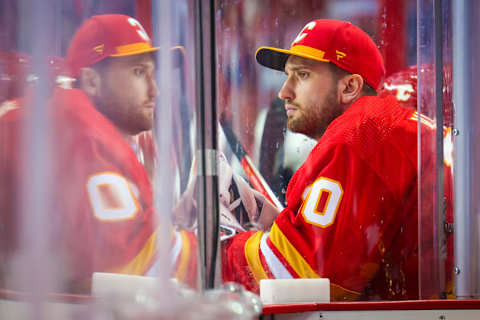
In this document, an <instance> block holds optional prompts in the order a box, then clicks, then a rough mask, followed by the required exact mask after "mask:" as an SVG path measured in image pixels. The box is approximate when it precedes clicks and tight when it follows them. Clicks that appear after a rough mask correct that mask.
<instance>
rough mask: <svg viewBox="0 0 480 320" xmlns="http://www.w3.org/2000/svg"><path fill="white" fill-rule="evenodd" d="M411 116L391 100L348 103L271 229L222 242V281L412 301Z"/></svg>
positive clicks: (413, 119)
mask: <svg viewBox="0 0 480 320" xmlns="http://www.w3.org/2000/svg"><path fill="white" fill-rule="evenodd" d="M417 120H418V114H416V112H415V111H414V110H409V109H405V108H403V107H400V106H399V105H398V103H397V101H396V100H395V98H394V97H386V98H378V97H362V98H360V99H359V100H358V101H356V102H355V103H354V104H353V105H352V106H350V108H349V109H348V110H347V111H346V112H345V113H344V114H343V115H342V116H340V117H338V118H337V119H336V120H334V121H333V122H332V123H331V124H330V126H329V127H328V129H327V131H326V132H325V134H324V136H323V137H322V138H321V139H320V140H319V142H318V143H317V145H316V146H315V148H314V149H313V150H312V152H311V153H310V155H309V157H308V158H307V160H306V161H305V163H304V164H303V165H302V166H301V167H300V168H299V169H298V170H297V172H296V173H295V174H294V176H293V177H292V179H291V181H290V183H289V186H288V190H287V202H288V206H287V208H286V209H285V210H283V211H282V212H281V213H280V215H279V216H278V217H277V218H276V220H275V223H274V225H273V227H272V228H271V230H270V231H269V232H260V231H257V232H248V233H244V234H241V235H239V236H236V237H234V238H232V239H229V240H228V241H227V242H226V243H224V247H223V250H224V252H223V254H224V259H223V261H224V263H223V278H224V281H237V282H240V283H243V284H244V285H245V286H246V287H247V288H248V289H250V290H253V291H258V282H259V281H260V280H261V279H265V278H317V277H323V278H329V279H330V283H331V298H332V300H356V299H389V300H390V299H395V300H398V299H415V298H417V297H418V244H417V243H418V241H417V238H418V237H417V234H418V223H417V211H418V201H417V198H418V196H417V194H418V186H417V184H418V178H417V125H418V122H417ZM422 161H425V165H428V163H429V162H431V158H430V157H429V156H427V157H424V158H423V159H422Z"/></svg>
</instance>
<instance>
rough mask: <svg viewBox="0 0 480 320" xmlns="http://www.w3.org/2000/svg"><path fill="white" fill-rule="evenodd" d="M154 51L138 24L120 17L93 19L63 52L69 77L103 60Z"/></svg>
mask: <svg viewBox="0 0 480 320" xmlns="http://www.w3.org/2000/svg"><path fill="white" fill-rule="evenodd" d="M156 50H158V47H153V46H152V41H151V40H150V37H149V36H148V34H147V32H146V31H145V29H143V27H142V25H141V24H140V23H139V22H138V21H137V20H136V19H134V18H132V17H129V16H126V15H122V14H105V15H98V16H93V17H91V18H90V19H88V20H87V21H85V22H84V23H83V24H82V25H81V26H80V28H79V29H78V30H77V32H76V33H75V35H74V36H73V39H72V42H71V43H70V47H69V48H68V51H67V58H66V61H67V66H68V69H69V71H70V75H71V76H73V77H76V76H78V74H79V73H80V69H81V68H84V67H89V66H91V65H94V64H95V63H97V62H99V61H101V60H103V59H105V58H107V57H124V56H131V55H135V54H141V53H147V52H152V51H156Z"/></svg>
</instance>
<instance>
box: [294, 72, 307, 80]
mask: <svg viewBox="0 0 480 320" xmlns="http://www.w3.org/2000/svg"><path fill="white" fill-rule="evenodd" d="M297 75H298V77H299V78H300V79H307V78H308V76H309V73H308V72H306V71H298V72H297Z"/></svg>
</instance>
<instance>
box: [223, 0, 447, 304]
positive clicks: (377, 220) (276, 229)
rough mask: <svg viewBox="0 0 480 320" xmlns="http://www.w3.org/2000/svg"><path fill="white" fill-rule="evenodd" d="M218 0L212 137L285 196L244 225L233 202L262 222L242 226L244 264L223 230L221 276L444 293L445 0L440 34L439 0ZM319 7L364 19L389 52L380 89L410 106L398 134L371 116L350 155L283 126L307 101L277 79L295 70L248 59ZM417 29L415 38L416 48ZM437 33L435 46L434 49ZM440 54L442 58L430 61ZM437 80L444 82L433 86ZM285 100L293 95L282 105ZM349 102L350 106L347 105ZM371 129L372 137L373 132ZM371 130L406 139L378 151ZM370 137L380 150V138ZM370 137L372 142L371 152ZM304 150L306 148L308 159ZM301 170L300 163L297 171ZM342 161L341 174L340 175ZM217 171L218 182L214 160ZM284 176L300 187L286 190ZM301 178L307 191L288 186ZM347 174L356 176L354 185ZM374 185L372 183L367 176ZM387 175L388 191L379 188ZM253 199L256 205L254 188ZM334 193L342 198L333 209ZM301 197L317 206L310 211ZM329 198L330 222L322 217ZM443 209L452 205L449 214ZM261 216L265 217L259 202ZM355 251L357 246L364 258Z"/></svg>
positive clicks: (344, 290)
mask: <svg viewBox="0 0 480 320" xmlns="http://www.w3.org/2000/svg"><path fill="white" fill-rule="evenodd" d="M216 3H217V4H216V7H217V9H216V12H217V15H216V43H217V59H218V61H217V84H218V94H217V101H218V102H217V106H218V108H217V115H218V119H219V121H220V124H221V125H220V128H221V129H220V130H219V149H220V150H221V151H222V152H223V153H224V155H225V157H226V159H227V161H228V162H229V163H230V166H231V170H232V171H233V173H234V176H235V175H238V176H241V177H243V178H244V179H245V181H248V182H249V184H250V186H252V187H253V188H255V189H256V190H257V191H258V192H260V193H262V194H263V196H264V197H265V198H267V199H269V200H272V201H270V202H271V203H273V206H276V207H277V208H283V207H286V209H285V210H284V211H283V212H282V213H280V216H279V217H278V218H277V219H276V220H275V222H274V223H273V224H271V223H272V219H271V217H270V218H269V219H268V222H269V223H270V224H268V225H265V224H262V223H257V224H255V223H254V224H253V225H252V224H248V223H246V224H244V223H242V222H245V221H249V220H248V218H247V217H246V216H245V214H244V213H241V210H240V211H236V212H235V214H236V215H237V217H239V221H240V224H242V225H243V227H244V228H243V229H249V230H252V229H253V230H258V229H261V230H262V231H261V232H255V233H254V232H253V231H250V232H251V233H249V235H251V236H247V235H243V237H244V241H246V243H245V244H244V247H245V254H244V255H243V256H242V258H243V259H244V260H245V261H243V262H238V264H240V265H241V267H240V266H239V267H238V269H237V266H236V265H235V263H234V265H233V266H232V265H231V264H232V262H231V261H230V259H231V258H232V255H233V253H232V252H230V251H229V250H234V249H232V248H233V247H235V246H236V245H239V244H238V243H239V241H237V240H236V239H237V238H238V237H241V236H238V235H235V236H233V237H231V238H229V239H227V240H226V242H225V243H226V244H227V247H228V249H227V250H226V251H224V252H223V256H222V258H223V259H224V261H226V262H227V263H224V265H223V266H224V277H225V276H226V277H227V279H234V280H236V281H238V282H240V283H243V284H244V285H246V286H247V288H248V289H249V290H253V291H256V292H258V291H259V287H258V282H259V280H260V279H264V278H297V277H307V278H312V277H327V278H330V297H331V299H332V301H333V300H341V301H343V300H355V299H360V300H404V299H419V298H422V299H432V298H440V297H445V296H446V294H447V293H448V294H451V293H452V290H453V283H452V273H451V272H452V264H453V252H452V250H453V235H452V226H453V224H452V223H453V217H452V212H453V211H452V210H453V200H452V169H451V158H452V155H453V154H452V144H451V132H452V121H453V116H452V114H453V109H452V103H451V72H452V71H451V61H452V53H451V39H452V33H451V26H452V24H451V9H450V6H449V3H448V2H444V5H443V7H442V8H441V10H440V12H442V14H443V18H442V20H440V23H441V24H440V26H441V28H440V29H439V30H440V33H441V37H437V35H438V31H435V32H434V27H435V26H437V25H439V24H438V23H439V22H436V23H437V24H435V23H434V21H433V18H434V7H433V2H418V5H417V2H416V1H403V2H398V1H396V2H395V1H355V2H353V1H302V2H301V3H298V2H292V1H271V2H270V1H264V2H262V3H261V4H260V3H258V2H255V1H247V0H246V1H217V2H216ZM417 10H418V11H417ZM437 15H438V13H437ZM417 17H418V19H419V21H418V24H417ZM314 19H340V20H346V21H349V22H351V23H352V24H354V25H357V26H359V27H360V28H362V29H363V30H364V31H365V32H366V33H367V34H368V35H369V36H370V37H371V38H372V39H373V40H374V42H375V43H376V44H377V46H378V48H379V49H380V52H381V54H382V56H383V58H384V61H385V68H386V73H385V82H384V85H383V86H381V87H379V88H378V89H379V90H378V91H379V95H380V96H381V97H384V96H386V95H393V96H395V97H396V100H397V101H398V102H399V104H400V105H401V106H402V107H403V108H406V109H401V110H403V111H402V112H405V113H406V114H408V113H409V112H410V113H411V114H410V116H409V117H407V121H406V122H405V123H406V124H405V126H408V127H409V128H410V129H408V130H406V129H405V128H404V129H401V130H400V129H399V130H400V131H398V132H402V134H399V133H397V131H395V132H396V133H395V134H398V136H395V137H396V139H394V140H393V141H389V142H387V140H388V139H390V138H391V137H392V136H389V135H390V134H393V133H389V131H388V130H390V128H389V127H384V125H385V123H386V122H387V120H386V119H383V118H382V120H379V121H380V122H378V123H376V125H375V126H376V127H377V128H378V131H371V132H369V135H371V136H370V137H369V138H368V139H367V138H365V140H362V143H361V144H360V145H361V146H359V148H360V150H362V151H359V154H356V153H355V152H354V151H352V154H350V153H349V156H348V159H349V160H348V161H347V160H345V159H340V160H335V159H336V158H335V157H336V156H337V155H338V153H340V151H338V150H336V149H334V148H333V147H332V146H331V145H329V143H330V140H329V139H332V138H330V137H329V138H321V139H320V140H319V142H318V144H317V141H316V140H314V139H311V138H309V137H307V136H306V135H301V134H298V133H293V132H292V130H288V129H287V128H286V127H287V126H289V125H290V124H291V123H290V124H289V120H288V119H289V116H287V114H286V112H285V108H287V109H288V108H290V109H295V108H297V109H298V108H301V102H300V101H302V100H296V97H295V96H293V97H292V96H291V95H292V94H294V93H296V92H294V91H293V89H291V92H287V93H286V91H288V89H289V88H287V89H285V86H288V85H289V84H288V81H293V80H289V79H290V78H292V79H293V76H292V75H291V74H290V73H289V72H287V74H285V73H284V72H283V70H282V68H280V70H279V71H277V70H272V69H269V68H265V67H263V66H262V65H261V64H260V63H258V62H257V61H256V59H255V52H256V50H257V49H258V48H259V47H261V46H267V47H274V48H283V49H289V48H290V47H291V45H292V41H294V39H295V38H296V37H297V36H298V38H297V40H298V39H302V37H305V35H304V34H305V33H307V32H308V30H312V28H314V27H312V25H307V23H308V22H309V21H312V20H314ZM302 28H304V29H302ZM301 30H303V31H301ZM306 30H307V31H306ZM417 39H418V40H419V41H420V42H419V46H420V48H419V49H418V55H417V43H416V41H417ZM438 44H441V46H440V47H442V48H443V56H440V57H438V56H435V52H436V51H435V46H436V45H438ZM336 49H337V50H339V51H341V50H340V49H339V48H336ZM299 50H300V49H299ZM322 50H323V49H322ZM264 54H265V55H267V54H268V52H266V53H264ZM337 54H338V53H337ZM325 55H327V53H325ZM417 56H418V58H419V61H418V65H419V67H418V68H419V70H420V71H419V73H418V74H417ZM258 59H259V58H257V60H258ZM265 59H267V58H265ZM272 59H273V58H272ZM337 59H338V57H337ZM365 59H367V58H365ZM435 59H436V60H435ZM438 59H440V60H438ZM260 60H261V58H260ZM263 61H264V64H269V63H272V65H273V64H274V62H268V61H269V60H263ZM272 61H273V60H272ZM282 63H285V62H284V61H283V62H282ZM365 63H366V61H365ZM282 66H284V65H283V64H282ZM437 66H439V67H440V68H439V69H436V67H437ZM438 70H440V72H439V71H438ZM438 75H441V78H439V76H438ZM417 79H418V87H417ZM436 81H437V82H436ZM438 81H440V87H439V88H440V89H439V90H440V91H435V90H438V89H436V88H437V86H438ZM442 81H443V82H442ZM282 86H284V87H282ZM292 86H293V85H292ZM325 86H326V84H325ZM318 90H319V91H321V90H322V89H321V88H320V87H319V89H318ZM417 90H418V92H417ZM436 92H440V93H442V92H443V94H441V99H440V102H443V106H442V105H441V106H440V108H441V109H440V110H441V111H440V116H441V117H439V111H438V110H437V107H436V106H437V105H438V99H437V100H435V97H437V96H438V94H437V93H436ZM289 94H290V96H289ZM311 94H312V95H314V93H313V92H312V93H311ZM280 98H282V99H280ZM312 99H313V98H312ZM417 99H418V101H417ZM284 101H287V102H288V105H287V106H286V107H285V105H284ZM292 101H293V102H292ZM417 104H418V107H417ZM287 113H290V114H293V113H294V112H293V111H290V112H287ZM380 113H381V112H380ZM347 114H349V113H348V111H347V112H345V114H344V115H347ZM379 117H381V116H379ZM344 118H345V117H343V115H342V116H340V117H339V118H338V119H337V120H336V121H337V122H334V123H335V124H336V126H340V124H339V122H340V121H341V120H339V119H344ZM352 119H353V120H351V121H355V120H354V119H355V118H352ZM372 119H373V118H372ZM375 119H377V118H375ZM344 121H346V120H344ZM365 121H367V120H365ZM372 121H376V120H372ZM436 121H440V125H441V126H444V127H445V130H444V132H445V137H444V136H443V131H442V132H440V133H439V134H440V136H439V137H440V140H439V141H438V138H437V137H436V131H437V130H435V128H436V126H437V124H436ZM332 126H333V123H332ZM356 128H357V129H358V131H355V134H357V133H358V134H360V133H359V132H362V130H367V129H366V128H368V125H367V123H361V124H359V126H358V127H356ZM357 129H356V130H357ZM328 130H329V129H327V132H326V133H325V136H327V137H328V136H329V135H328V133H329V131H328ZM345 130H346V129H345ZM402 130H405V131H402ZM409 130H410V131H409ZM407 131H408V132H407ZM412 132H413V133H412ZM417 132H419V134H418V136H417ZM330 134H332V133H331V132H330ZM348 134H349V135H350V134H352V135H353V134H354V133H351V132H350V133H348ZM376 135H378V138H373V136H376ZM349 137H350V138H351V139H352V140H353V139H354V138H352V137H351V136H349ZM388 137H390V138H388ZM443 138H445V139H443ZM369 139H374V140H375V139H378V140H379V141H380V140H381V139H386V140H385V142H384V143H385V145H388V146H386V147H385V148H390V147H392V146H394V145H395V144H396V143H398V142H399V141H402V143H401V144H400V146H399V147H398V148H399V150H401V151H398V150H395V151H394V150H393V149H392V150H391V151H388V152H387V154H388V155H385V157H384V158H382V156H381V152H384V151H385V149H382V147H380V146H378V145H377V146H376V147H374V146H373V145H372V142H370V140H369ZM417 139H418V140H417ZM317 140H318V139H317ZM352 140H348V139H347V138H345V140H341V141H340V142H338V143H339V144H340V143H347V144H348V143H354V142H352ZM335 141H337V140H335ZM444 143H445V144H444ZM377 147H378V148H379V149H375V148H377ZM328 148H331V149H328ZM352 148H353V147H352ZM370 148H373V149H370ZM417 148H418V149H417ZM374 149H375V150H378V151H375V152H373V151H372V150H374ZM311 150H313V153H310V152H311ZM322 150H332V153H331V154H330V156H328V155H325V156H324V157H323V158H321V160H318V161H323V162H319V163H317V165H312V163H314V162H315V157H318V154H322ZM382 150H383V151H382ZM335 152H338V153H335ZM369 152H373V153H372V154H370V153H369ZM397 152H400V154H403V155H402V156H400V155H399V154H397ZM309 153H310V156H309V157H310V158H307V156H308V155H309ZM395 154H397V155H395ZM444 154H445V157H444V156H443V155H444ZM367 155H370V156H367ZM402 157H408V158H409V160H408V161H407V160H405V159H403V158H402ZM353 158H355V159H357V158H358V159H359V161H360V162H361V164H359V163H356V162H355V160H351V159H353ZM306 159H307V160H306ZM399 159H403V160H399ZM305 160H306V162H305V164H304V165H303V166H301V165H302V164H303V163H304V161H305ZM349 161H351V162H349ZM407 162H408V164H406V163H407ZM365 163H368V164H369V165H367V167H366V168H364V167H362V166H363V165H364V164H365ZM444 163H445V164H444ZM322 166H326V167H325V168H326V169H325V170H326V171H325V172H330V171H329V170H333V171H334V174H333V175H332V176H322V175H321V174H320V175H319V176H315V177H313V176H312V177H310V176H309V177H308V178H307V177H306V175H307V176H308V174H312V175H314V174H313V173H312V172H317V171H318V172H321V173H322V174H323V172H324V171H323V170H322ZM357 166H360V167H362V168H364V169H361V170H363V171H362V174H363V173H364V174H365V176H363V177H361V178H360V177H357V176H356V175H357V174H358V173H356V172H355V170H357V169H358V168H359V167H357ZM372 167H373V168H374V169H372ZM299 168H300V169H299ZM333 168H334V169H333ZM444 168H445V169H444ZM297 170H299V171H300V172H301V173H300V174H297V175H294V173H295V172H296V171H297ZM369 170H373V171H375V172H376V173H375V174H376V175H377V177H376V178H372V179H374V180H375V179H377V178H378V177H380V180H381V182H380V181H377V180H375V181H377V182H374V180H371V181H370V180H369V178H368V174H367V172H369ZM347 172H348V176H345V177H343V176H342V177H340V178H338V176H341V175H342V174H346V173H347ZM330 173H331V172H330ZM335 174H337V176H336V177H337V178H335V177H334V176H335ZM219 175H220V180H221V181H222V180H223V179H224V178H222V171H220V173H219ZM292 175H293V176H294V178H293V185H294V186H295V187H292V186H290V187H289V189H288V188H287V185H288V183H289V182H290V184H292V180H290V179H291V178H292ZM382 175H383V176H382ZM226 179H228V177H227V178H226ZM237 179H238V178H237ZM262 179H263V180H264V182H265V185H267V187H265V185H264V184H262ZM308 179H311V180H308ZM315 179H317V180H315ZM356 179H359V180H356ZM307 180H308V181H307ZM319 181H320V182H319ZM327 181H328V182H327ZM332 181H333V182H332ZM355 181H358V182H355ZM302 183H303V184H305V189H304V190H302V191H300V190H296V189H295V188H296V186H298V185H299V184H302ZM352 183H357V184H358V185H355V186H352V185H350V184H352ZM369 183H374V184H375V185H376V186H377V187H376V188H371V187H369ZM316 184H318V185H317V186H316ZM406 184H408V187H406ZM315 186H316V187H315ZM382 186H383V187H385V188H386V189H385V192H383V191H379V190H382V188H383V187H382ZM240 189H241V187H240ZM287 190H289V191H287ZM269 191H271V193H269ZM220 192H221V191H220ZM302 192H304V193H303V195H301V193H302ZM312 194H315V195H316V196H318V197H317V198H315V199H316V202H314V203H313V202H312V203H311V204H309V202H308V199H309V198H310V197H313V196H312ZM239 197H240V198H242V202H245V201H246V200H245V201H244V198H246V196H244V197H242V195H240V196H239ZM288 197H290V201H288V199H287V198H288ZM274 198H275V199H274ZM292 199H296V200H292ZM300 199H301V200H300ZM367 199H368V200H367ZM256 200H257V204H258V197H257V198H256ZM275 200H278V202H276V201H275ZM292 201H293V203H292ZM295 201H296V202H295ZM334 201H337V203H336V204H338V207H336V206H333V207H332V208H329V206H330V205H332V203H333V202H334ZM362 201H365V202H368V203H364V202H362ZM220 202H221V201H220ZM289 202H290V203H289ZM266 203H268V201H267V202H266ZM387 203H388V204H387ZM362 205H365V207H362ZM309 208H310V209H312V210H313V211H312V212H313V213H312V214H311V215H309V214H308V210H309ZM347 208H349V209H347ZM261 209H263V208H260V209H259V210H261ZM330 209H331V210H332V211H331V213H330V217H331V219H332V221H330V222H331V224H330V222H329V223H326V222H324V220H325V219H327V217H328V216H329V213H328V212H330V211H329V210H330ZM248 210H249V209H247V211H248ZM443 210H447V211H446V213H444V211H443ZM253 211H255V210H253ZM306 212H307V213H306ZM255 214H258V215H260V216H262V214H261V213H258V212H256V213H255ZM247 215H248V214H247ZM282 216H288V218H285V217H282ZM254 217H257V216H254ZM262 217H263V216H262ZM280 217H281V218H280ZM309 219H310V220H309ZM287 220H288V221H287ZM317 220H318V221H317ZM315 221H316V222H315ZM322 221H323V222H322ZM250 222H251V221H250ZM262 222H263V221H262ZM238 229H240V228H238ZM241 231H243V230H241ZM445 232H446V233H447V234H446V235H445ZM241 233H242V232H240V234H241ZM252 235H253V236H252ZM255 235H256V236H255ZM240 242H241V241H240ZM237 249H238V248H237ZM358 252H363V256H362V257H360V256H359V254H358ZM237 254H238V253H237ZM357 255H358V256H357ZM236 258H237V259H240V258H239V257H238V256H236ZM346 261H348V263H347V262H346ZM242 263H243V265H242ZM345 265H348V266H350V265H354V266H352V267H345ZM242 267H244V268H250V270H253V271H252V272H251V274H250V275H248V276H245V277H247V278H248V277H250V278H248V280H245V278H242V276H230V275H229V273H231V272H235V270H240V269H241V268H242ZM239 272H240V271H239ZM353 288H355V289H353ZM450 297H451V295H450Z"/></svg>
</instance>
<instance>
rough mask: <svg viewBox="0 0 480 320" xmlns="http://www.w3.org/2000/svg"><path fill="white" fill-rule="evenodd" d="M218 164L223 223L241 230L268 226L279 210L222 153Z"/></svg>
mask: <svg viewBox="0 0 480 320" xmlns="http://www.w3.org/2000/svg"><path fill="white" fill-rule="evenodd" d="M217 167H218V177H219V202H220V224H221V225H222V223H223V224H224V225H226V226H229V227H230V228H232V229H235V230H237V232H241V231H245V230H249V229H262V230H265V229H268V228H269V227H270V226H271V225H272V223H273V220H274V219H275V217H276V216H277V215H278V210H277V209H276V208H275V207H274V206H273V205H272V204H270V202H268V201H267V200H266V199H265V197H264V196H263V195H262V194H261V193H259V192H257V191H256V190H254V189H253V188H251V187H250V185H249V184H248V183H247V182H246V181H245V180H244V179H243V178H242V177H241V176H239V175H237V174H235V173H233V171H232V168H231V167H230V165H229V164H228V162H227V159H226V158H225V156H224V155H223V154H222V153H219V154H218V157H217ZM222 210H223V211H222ZM225 210H226V211H228V212H229V214H227V213H226V212H225ZM232 221H234V222H232Z"/></svg>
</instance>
